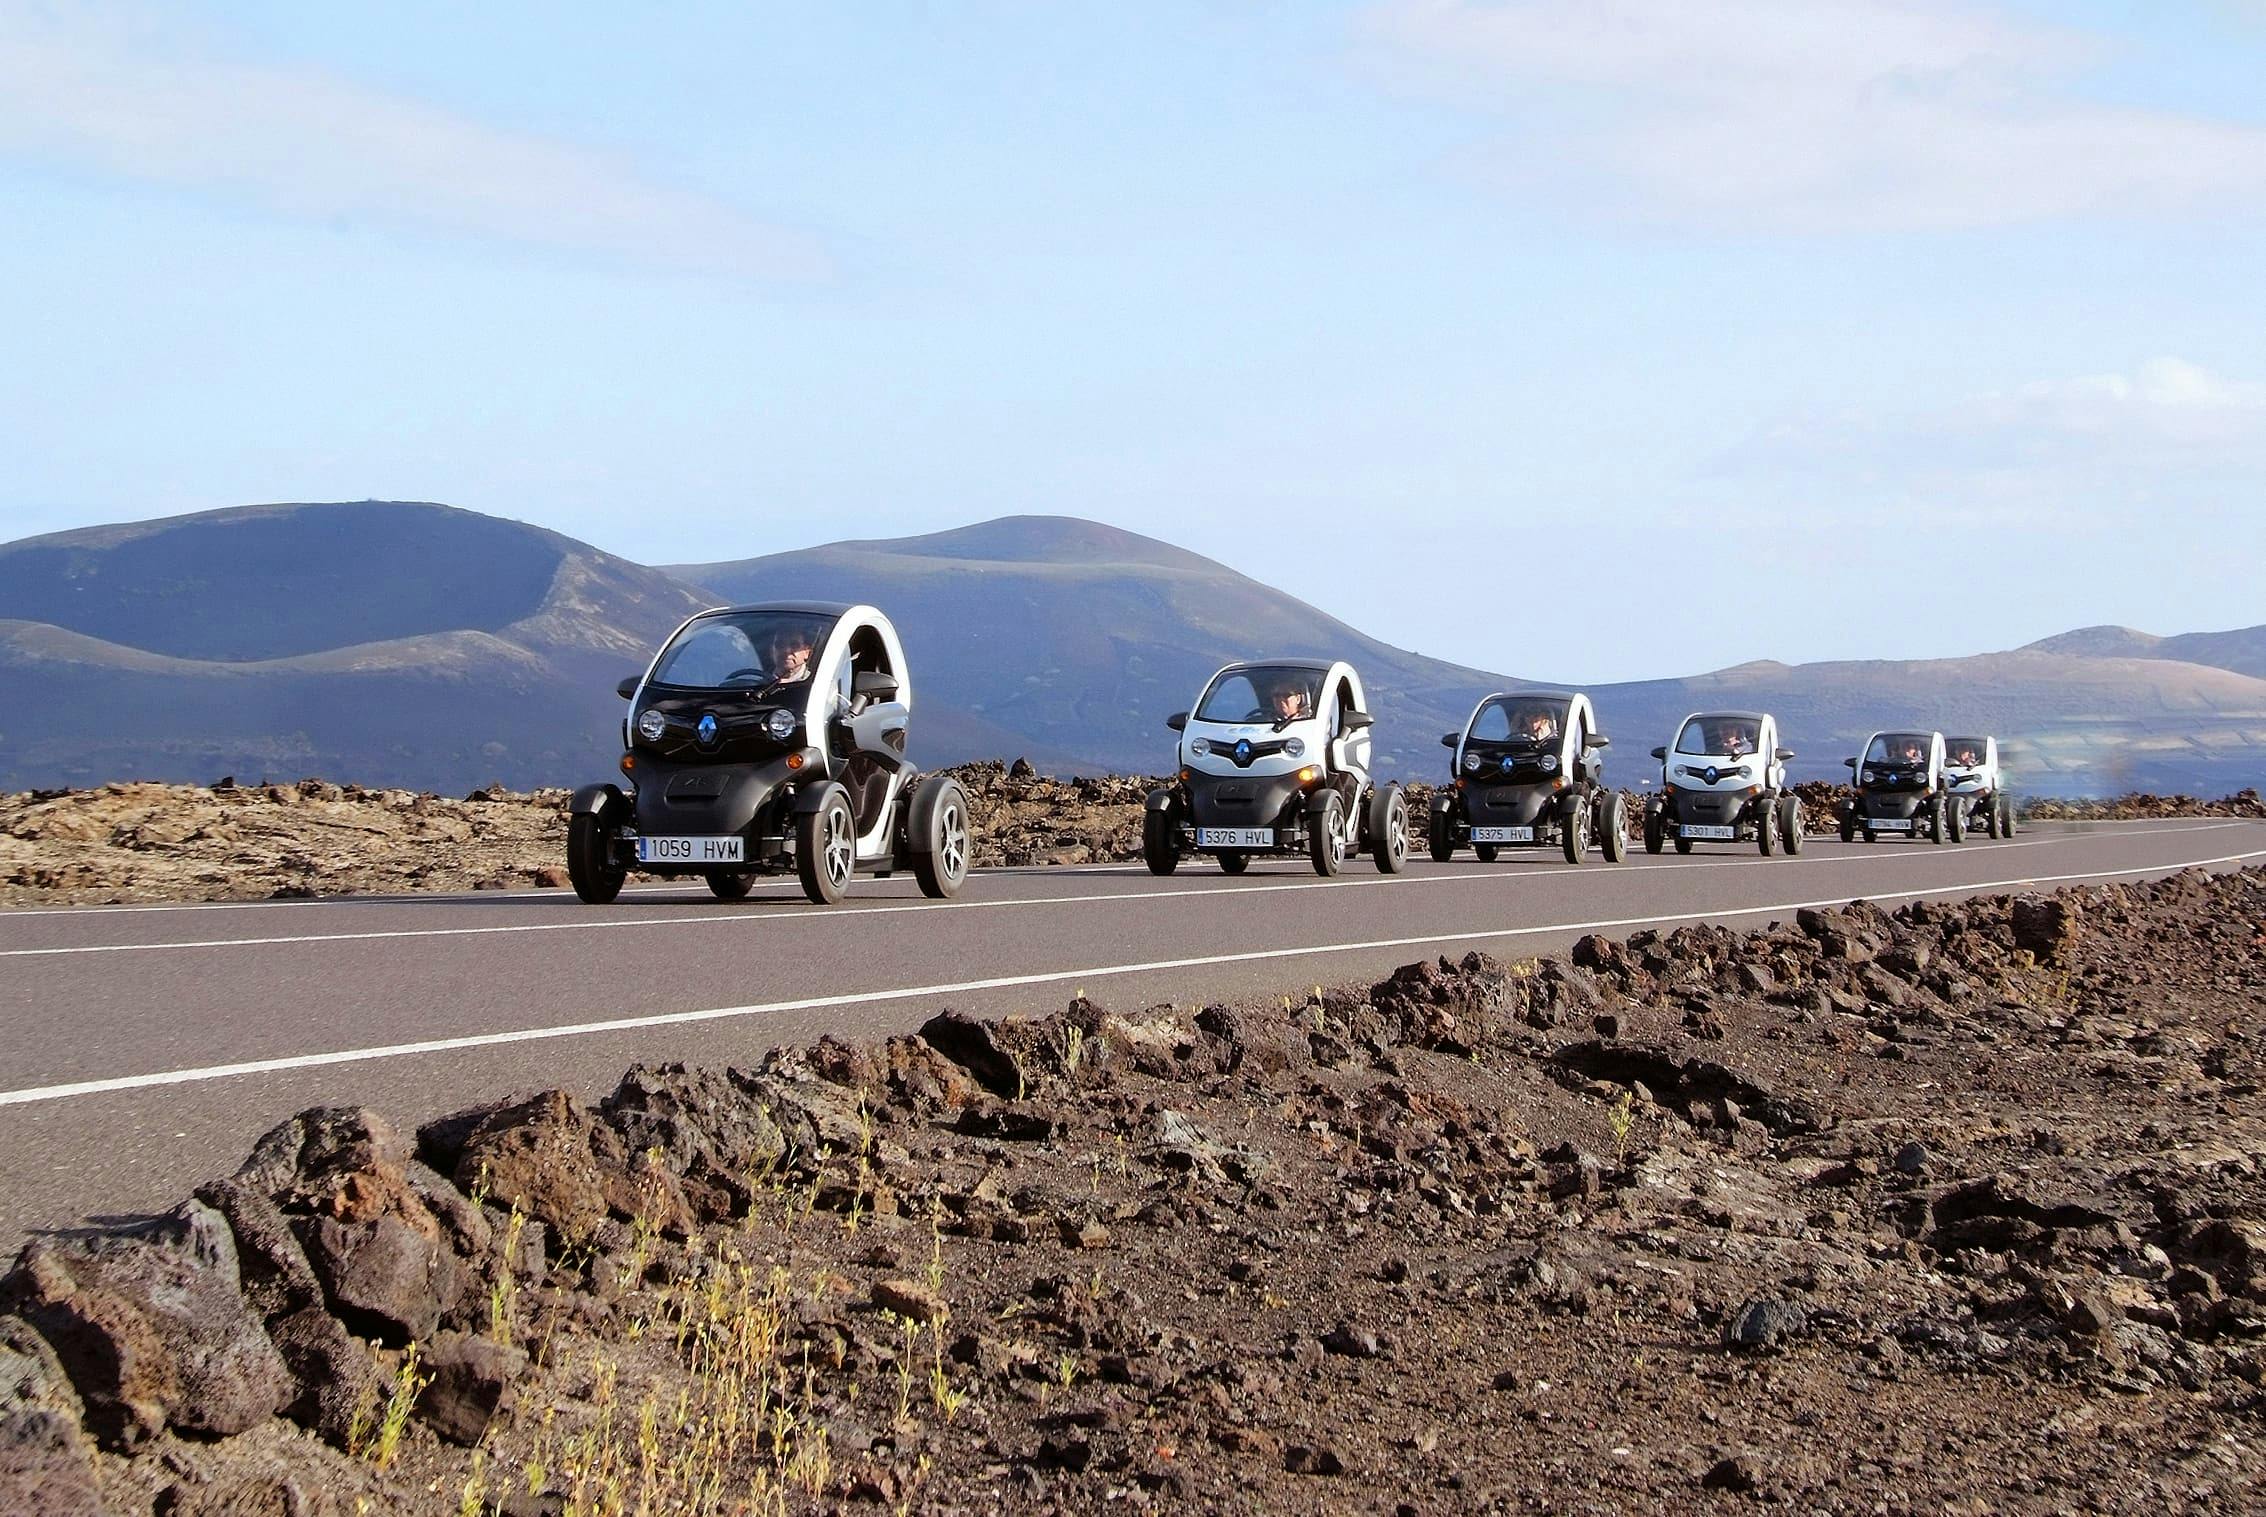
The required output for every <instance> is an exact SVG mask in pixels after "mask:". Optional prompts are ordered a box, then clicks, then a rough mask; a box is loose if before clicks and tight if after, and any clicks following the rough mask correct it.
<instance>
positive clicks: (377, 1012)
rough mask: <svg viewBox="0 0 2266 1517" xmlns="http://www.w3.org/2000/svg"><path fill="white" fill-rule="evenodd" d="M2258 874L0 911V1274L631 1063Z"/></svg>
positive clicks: (1200, 869)
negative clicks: (285, 1154) (1411, 967)
mask: <svg viewBox="0 0 2266 1517" xmlns="http://www.w3.org/2000/svg"><path fill="white" fill-rule="evenodd" d="M2261 860H2266V825H2261V824H2258V823H2251V822H2211V821H2184V822H2135V823H2094V824H2083V823H2077V824H2044V825H2041V826H2039V827H2037V828H2035V829H2033V830H2031V831H2029V832H2027V833H2025V834H2023V835H2022V836H2020V837H2017V838H2014V839H2012V840H2009V841H2005V842H1997V843H1993V842H1987V841H1974V842H1969V843H1966V844H1964V845H1945V846H1941V847H1937V846H1932V845H1929V844H1926V843H1919V842H1903V841H1897V842H1884V843H1881V844H1879V845H1875V846H1871V847H1868V846H1866V845H1865V844H1862V843H1857V844H1847V845H1845V844H1842V843H1839V842H1837V841H1824V840H1818V839H1813V840H1811V842H1810V844H1809V846H1808V848H1807V850H1806V851H1805V852H1804V853H1803V854H1802V855H1801V856H1800V857H1799V858H1787V857H1783V856H1782V857H1778V858H1771V859H1765V858H1761V857H1759V856H1758V855H1757V854H1756V853H1755V852H1754V851H1753V848H1752V846H1751V845H1742V846H1739V847H1732V846H1730V845H1705V844H1703V845H1700V846H1699V847H1698V848H1696V849H1695V851H1694V852H1693V853H1692V854H1691V855H1690V856H1688V857H1678V856H1676V855H1675V854H1673V853H1669V854H1666V855H1663V856H1661V857H1658V858H1652V857H1648V856H1646V855H1645V854H1644V853H1643V852H1642V850H1641V849H1640V850H1637V851H1635V852H1633V853H1632V855H1631V857H1630V859H1629V861H1628V862H1627V863H1625V864H1621V865H1617V866H1616V865H1608V864H1605V863H1603V862H1602V861H1601V860H1598V859H1597V858H1595V857H1594V856H1593V857H1592V859H1591V861H1590V862H1589V863H1588V864H1586V865H1583V866H1581V867H1579V868H1576V867H1573V866H1570V865H1568V864H1566V863H1565V861H1564V860H1563V859H1562V858H1561V857H1560V856H1559V855H1558V854H1557V853H1556V851H1555V850H1554V849H1553V850H1529V849H1515V848H1514V849H1506V850H1504V854H1503V857H1502V858H1501V859H1499V860H1498V861H1497V862H1496V863H1493V864H1480V863H1478V862H1477V861H1476V860H1474V859H1472V858H1471V857H1470V855H1469V854H1465V855H1464V856H1462V857H1461V858H1459V859H1458V860H1456V861H1455V862H1453V863H1450V864H1447V865H1436V864H1433V863H1432V862H1431V861H1430V860H1429V859H1425V858H1418V859H1415V860H1412V861H1411V864H1410V867H1409V870H1408V872H1407V873H1405V874H1402V875H1400V876H1397V877H1387V876H1382V875H1380V874H1378V873H1377V871H1376V869H1375V867H1374V866H1373V865H1371V864H1370V863H1369V862H1368V861H1367V860H1366V859H1364V860H1360V861H1357V862H1355V863H1352V864H1350V865H1349V867H1348V871H1347V873H1346V874H1344V875H1343V876H1341V877H1340V878H1339V879H1337V880H1334V881H1324V880H1320V879H1318V878H1317V877H1316V876H1315V875H1314V874H1313V872H1312V871H1311V869H1310V868H1308V867H1307V866H1306V865H1305V864H1304V863H1303V862H1298V861H1291V860H1283V861H1273V862H1270V861H1261V862H1258V863H1255V864H1254V865H1253V867H1252V869H1251V871H1250V873H1248V874H1246V875H1245V876H1243V877H1242V878H1240V879H1229V878H1227V877H1226V876H1224V875H1222V874H1221V873H1220V871H1219V869H1218V868H1217V866H1215V865H1213V864H1211V863H1209V862H1208V861H1203V860H1192V861H1190V862H1188V863H1186V864H1184V865H1183V866H1182V868H1181V871H1180V872H1179V873H1178V874H1177V875H1175V876H1173V877H1171V878H1169V879H1157V878H1154V877H1152V876H1151V875H1149V874H1148V873H1147V872H1146V871H1145V870H1143V869H1142V868H1141V867H1140V866H1139V865H1104V866H1091V867H1082V868H1072V869H1022V870H992V871H985V872H981V873H979V874H977V875H975V876H973V877H972V878H971V879H970V880H969V881H968V883H967V886H966V888H965V890H964V891H963V892H962V894H961V895H960V897H959V898H958V899H956V900H954V901H951V902H932V901H926V900H923V899H922V898H921V896H920V894H919V891H918V889H917V887H916V886H915V885H914V883H913V881H912V880H911V879H909V878H906V877H903V876H900V877H897V878H895V879H891V880H886V881H875V880H868V879H860V880H859V881H857V882H856V884H855V886H854V887H853V893H852V895H851V897H850V899H849V900H848V901H846V902H845V903H843V904H842V905H841V906H838V907H833V908H826V907H816V906H811V905H809V904H807V903H806V902H805V901H804V900H803V899H802V896H801V894H800V892H799V891H798V890H797V889H796V888H795V887H794V885H793V883H792V881H782V882H777V883H772V882H766V883H764V884H762V885H759V886H758V887H757V890H756V893H755V894H754V896H752V897H751V898H750V899H748V900H747V901H744V902H738V903H733V904H729V905H727V904H725V903H722V902H718V901H716V900H714V899H712V898H711V897H710V896H709V895H708V892H707V891H706V890H705V889H704V888H702V887H701V886H699V885H697V884H694V885H693V886H692V887H691V888H690V889H686V888H682V887H654V888H647V889H642V890H635V891H632V892H629V893H626V894H625V895H624V896H623V898H622V899H621V900H620V901H618V902H617V903H615V904H614V905H612V906H609V907H602V908H601V907H588V906H583V905H581V904H579V903H577V902H576V901H575V900H574V898H573V897H572V896H571V895H569V894H566V893H564V892H538V893H531V894H519V895H504V894H498V893H480V894H474V895H468V896H420V897H391V898H384V899H376V898H360V897H358V898H348V899H340V900H329V901H291V902H259V903H244V904H222V905H203V906H144V907H94V908H60V909H31V910H19V911H12V912H0V1049H5V1055H4V1056H0V1250H4V1251H6V1252H8V1253H12V1252H13V1251H14V1250H15V1249H16V1248H17V1247H18V1246H19V1245H20V1244H21V1242H22V1241H23V1240H24V1239H25V1238H26V1237H27V1236H28V1235H30V1234H32V1233H34V1232H37V1231H42V1230H47V1229H57V1228H69V1227H74V1226H79V1225H83V1224H87V1223H95V1224H101V1223H106V1222H109V1221H114V1220H118V1219H122V1218H129V1217H134V1216H139V1215H143V1214H146V1213H147V1212H150V1211H153V1210H162V1209H164V1208H165V1207H168V1206H170V1205H172V1204H174V1203H175V1202H177V1201H178V1200H180V1199H181V1198H182V1197H183V1196H185V1195H186V1194H187V1193H188V1191H189V1190H190V1189H192V1188H193V1187H194V1186H195V1185H197V1184H198V1183H200V1182H201V1181H203V1180H205V1179H208V1178H210V1177H212V1176H215V1175H220V1174H225V1173H228V1172H229V1171H231V1170H233V1169H234V1168H235V1166H236V1165H237V1163H238V1162H240V1161H241V1159H242V1158H243V1156H244V1155H245V1154H246V1153H247V1152H248V1151H249V1150H250V1148H251V1146H252V1144H253V1142H254V1141H255V1140H256V1139H257V1138H258V1137H259V1135H260V1134H261V1133H263V1132H265V1131H266V1130H267V1129H268V1128H269V1127H271V1126H273V1125H274V1124H275V1123H276V1122H277V1121H279V1120H281V1119H282V1118H284V1117H286V1116H288V1115H290V1114H291V1113H293V1112H295V1111H299V1110H301V1109H303V1108H306V1107H310V1106H318V1105H339V1104H352V1105H367V1106H373V1107H376V1108H377V1109H378V1110H380V1111H382V1112H385V1113H386V1114H388V1115H389V1116H391V1117H392V1118H393V1119H394V1120H395V1121H396V1122H398V1123H400V1124H402V1125H403V1126H404V1127H408V1126H412V1125H414V1124H416V1123H419V1122H422V1121H425V1120H427V1119H429V1118H431V1117H434V1116H438V1115H441V1114H443V1113H446V1112H450V1111H454V1110H458V1109H461V1108H463V1107H465V1106H468V1105H471V1104H473V1103H475V1102H478V1101H482V1100H487V1099H492V1098H494V1097H497V1096H500V1095H504V1094H507V1093H510V1092H513V1091H526V1090H532V1089H537V1088H541V1087H545V1086H552V1085H559V1086H564V1087H566V1088H568V1089H570V1090H574V1091H576V1092H578V1093H580V1094H582V1095H584V1096H585V1097H593V1098H594V1097H596V1096H598V1095H602V1094H604V1093H605V1092H606V1091H608V1090H611V1089H612V1088H613V1085H614V1083H615V1081H616V1080H617V1079H618V1078H619V1076H620V1075H621V1072H622V1071H623V1070H624V1069H625V1068H627V1067H628V1066H629V1065H631V1064H633V1063H637V1062H640V1061H662V1060H686V1061H691V1062H707V1063H733V1062H742V1063H744V1062H749V1061H752V1060H754V1059H756V1058H757V1057H759V1056H760V1055H761V1054H762V1053H763V1052H764V1050H766V1049H767V1048H770V1047H772V1046H774V1045H776V1044H779V1043H787V1042H800V1041H806V1040H809V1039H811V1038H815V1037H816V1036H818V1035H819V1034H822V1033H828V1032H832V1033H837V1034H842V1035H845V1036H849V1037H869V1036H876V1035H883V1034H887V1033H892V1032H900V1031H906V1030H910V1029H912V1028H914V1027H917V1026H918V1025H919V1024H920V1023H921V1022H923V1021H924V1020H926V1019H927V1018H928V1017H929V1016H930V1015H932V1014H933V1013H934V1012H935V1011H937V1010H938V1009H940V1008H942V1007H945V1006H954V1007H958V1008H959V1009H961V1010H963V1011H967V1012H971V1013H976V1014H980V1015H999V1014H1004V1013H1007V1012H1011V1011H1021V1012H1029V1013H1034V1014H1036V1013H1043V1012H1046V1011H1051V1010H1054V1009H1057V1008H1058V1007H1060V1006H1061V1005H1063V1004H1064V1003H1066V1002H1067V1001H1068V1000H1069V999H1070V998H1071V997H1072V996H1073V995H1075V994H1077V993H1078V992H1079V991H1080V990H1084V991H1086V992H1088V993H1090V994H1091V995H1093V996H1094V998H1095V999H1097V1000H1100V1001H1102V1002H1104V1003H1105V1004H1109V1005H1113V1006H1117V1007H1120V1008H1139V1007H1144V1006H1152V1005H1156V1004H1158V1003H1162V1002H1176V1003H1179V1004H1182V1005H1200V1004H1202V1003H1204V1002H1207V1001H1235V1000H1244V999H1252V998H1258V997H1263V996H1273V995H1278V994H1285V993H1291V992H1296V991H1302V990H1304V989H1305V988H1307V987H1310V986H1313V985H1316V984H1323V983H1331V982H1339V981H1359V980H1369V979H1376V978H1380V977H1382V976H1383V975H1384V974H1386V973H1387V972H1389V971H1390V970H1392V969H1393V968H1394V967H1395V966H1397V965H1400V964H1405V963H1408V962H1409V961H1411V960H1413V959H1417V958H1421V957H1425V956H1427V955H1431V954H1438V953H1446V954H1450V955H1460V954H1462V953H1463V952H1464V951H1465V950H1466V949H1469V948H1483V949H1486V950H1488V951H1490V952H1492V953H1496V954H1498V955H1502V956H1506V957H1509V956H1516V955H1523V954H1533V953H1546V952H1553V951H1559V950H1562V949H1564V948H1565V947H1566V946H1567V945H1569V944H1571V943H1572V942H1573V941H1574V940H1575V939H1576V938H1578V937H1580V936H1582V935H1583V934H1584V933H1587V932H1605V933H1609V934H1614V935H1625V934H1627V933H1629V932H1633V931H1636V930H1637V929H1638V928H1640V927H1644V926H1661V927H1668V926H1673V925H1676V924H1679V923H1683V922H1688V921H1697V920H1711V921H1721V922H1725V923H1729V924H1732V925H1737V926H1757V925H1761V924H1762V923H1764V922H1767V921H1769V920H1771V919H1773V918H1785V917H1789V916H1791V914H1792V913H1793V911H1794V910H1795V908H1796V907H1799V906H1804V905H1826V904H1836V903H1839V902H1843V901H1848V900H1852V899H1856V898H1860V897H1861V898H1867V899H1872V900H1876V901H1880V902H1883V903H1887V904H1893V903H1894V902H1897V901H1902V900H1908V899H1911V898H1913V897H1915V896H1921V895H1926V896H1936V897H1950V896H1958V895H1965V894H1973V893H1985V894H1989V893H1998V892H2004V891H2010V890H2020V889H2026V888H2031V887H2033V886H2051V885H2056V884H2064V883H2075V882H2080V881H2094V880H2103V879H2139V878H2145V877H2148V876H2152V875H2161V874H2167V873H2171V872H2173V871H2176V870H2178V869H2181V868H2184V867H2187V866H2190V865H2197V864H2201V865H2204V866H2206V867H2210V868H2217V869H2227V868H2234V867H2238V866H2239V865H2240V864H2242V863H2244V862H2252V863H2255V862H2259V861H2261Z"/></svg>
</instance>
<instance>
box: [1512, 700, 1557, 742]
mask: <svg viewBox="0 0 2266 1517" xmlns="http://www.w3.org/2000/svg"><path fill="white" fill-rule="evenodd" d="M1519 735H1520V736H1521V737H1525V738H1530V739H1532V740H1533V741H1535V742H1540V741H1542V740H1543V739H1544V738H1549V737H1556V736H1557V735H1558V720H1557V718H1556V717H1554V716H1552V715H1551V714H1550V708H1549V707H1548V706H1530V707H1528V708H1527V711H1526V715H1525V716H1523V717H1522V718H1520V720H1519Z"/></svg>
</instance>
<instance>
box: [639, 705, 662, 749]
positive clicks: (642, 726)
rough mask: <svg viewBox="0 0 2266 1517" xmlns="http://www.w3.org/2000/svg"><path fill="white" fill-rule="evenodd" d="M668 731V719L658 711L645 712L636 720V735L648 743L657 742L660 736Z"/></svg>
mask: <svg viewBox="0 0 2266 1517" xmlns="http://www.w3.org/2000/svg"><path fill="white" fill-rule="evenodd" d="M668 730H669V719H668V718H667V717H665V716H663V715H662V714H661V713H660V712H658V711H647V712H646V713H645V714H644V715H643V716H640V717H639V718H638V719H637V735H638V736H639V737H641V738H644V739H645V740H646V741H647V742H649V743H657V742H659V741H660V740H661V734H662V733H664V732H666V731H668Z"/></svg>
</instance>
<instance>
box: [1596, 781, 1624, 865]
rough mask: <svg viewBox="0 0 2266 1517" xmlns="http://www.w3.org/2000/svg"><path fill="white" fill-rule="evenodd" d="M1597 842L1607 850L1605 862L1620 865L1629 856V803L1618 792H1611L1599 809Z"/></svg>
mask: <svg viewBox="0 0 2266 1517" xmlns="http://www.w3.org/2000/svg"><path fill="white" fill-rule="evenodd" d="M1597 841H1598V845H1599V846H1600V847H1602V848H1603V849H1604V850H1605V862H1606V863H1608V864H1618V863H1620V862H1621V860H1623V859H1625V858H1627V857H1628V856H1629V803H1628V802H1627V801H1626V800H1624V799H1622V797H1621V792H1620V791H1618V790H1615V791H1611V792H1609V793H1608V794H1607V795H1606V797H1605V804H1604V805H1603V806H1601V807H1599V808H1598V813H1597Z"/></svg>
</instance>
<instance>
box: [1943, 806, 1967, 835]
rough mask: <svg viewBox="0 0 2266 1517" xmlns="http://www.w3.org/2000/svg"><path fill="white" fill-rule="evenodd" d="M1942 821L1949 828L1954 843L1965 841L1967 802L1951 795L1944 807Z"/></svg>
mask: <svg viewBox="0 0 2266 1517" xmlns="http://www.w3.org/2000/svg"><path fill="white" fill-rule="evenodd" d="M1944 822H1945V824H1946V825H1947V826H1949V827H1950V829H1951V840H1952V841H1953V842H1954V843H1964V842H1966V841H1967V803H1966V802H1965V801H1963V800H1961V799H1959V797H1957V796H1953V797H1952V798H1951V800H1950V801H1949V802H1948V803H1947V804H1946V805H1945V807H1944Z"/></svg>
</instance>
